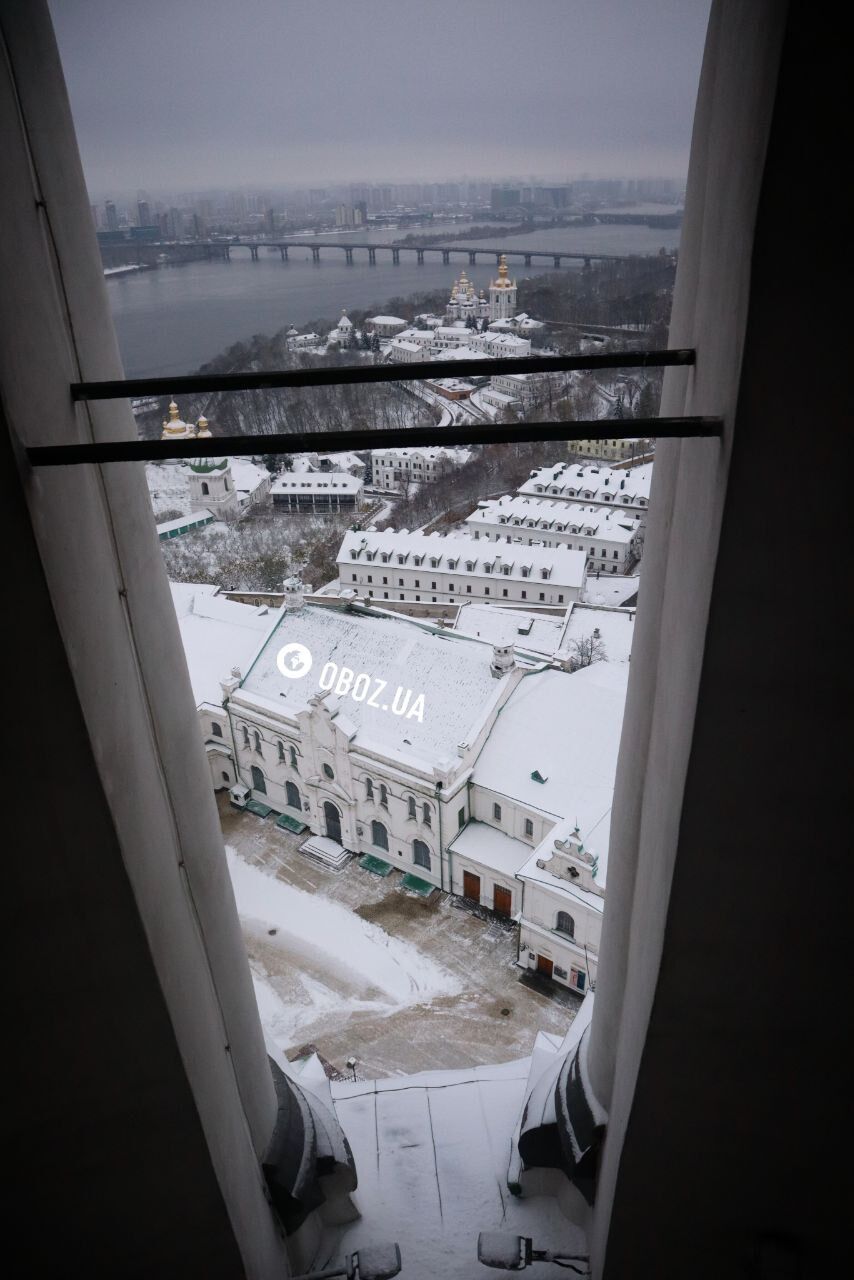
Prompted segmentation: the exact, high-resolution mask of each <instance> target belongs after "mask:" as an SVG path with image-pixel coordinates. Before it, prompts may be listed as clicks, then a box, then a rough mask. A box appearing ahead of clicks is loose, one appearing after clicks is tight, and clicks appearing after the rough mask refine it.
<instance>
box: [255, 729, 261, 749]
mask: <svg viewBox="0 0 854 1280" xmlns="http://www.w3.org/2000/svg"><path fill="white" fill-rule="evenodd" d="M254 736H255V750H256V751H260V750H261V735H260V733H259V732H258V730H257V729H256V730H255V735H254Z"/></svg>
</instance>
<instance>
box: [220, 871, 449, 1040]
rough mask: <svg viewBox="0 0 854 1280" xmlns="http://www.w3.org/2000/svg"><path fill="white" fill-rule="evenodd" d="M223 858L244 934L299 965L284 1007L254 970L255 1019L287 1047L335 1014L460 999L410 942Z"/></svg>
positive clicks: (446, 976) (260, 968) (317, 897)
mask: <svg viewBox="0 0 854 1280" xmlns="http://www.w3.org/2000/svg"><path fill="white" fill-rule="evenodd" d="M226 855H227V858H228V869H229V872H230V875H231V883H232V885H233V887H234V895H235V898H236V900H237V910H238V914H239V915H240V918H241V920H242V921H243V925H244V929H248V930H249V931H250V932H254V933H255V934H256V936H257V937H258V939H259V940H260V939H261V938H262V937H263V936H264V934H265V933H266V942H267V950H269V949H271V948H272V949H277V948H279V947H281V946H282V945H284V946H285V947H286V948H287V950H288V951H289V953H290V955H291V956H292V957H297V958H298V959H299V961H300V965H301V967H300V971H299V979H300V986H301V992H300V993H299V999H298V1002H297V1003H295V1002H294V1001H293V1000H292V999H291V998H290V997H289V1001H288V1003H287V1005H286V1004H285V1003H284V1002H283V1001H282V1000H281V999H280V997H279V996H278V994H277V993H276V991H275V988H274V987H273V986H272V984H271V982H270V977H269V973H268V972H266V971H264V968H263V965H262V964H259V963H256V966H255V973H254V977H255V985H256V994H257V995H258V1007H259V1013H260V1014H261V1019H262V1022H263V1023H264V1025H265V1027H267V1029H268V1030H269V1032H270V1034H271V1035H272V1036H273V1037H274V1039H276V1041H277V1043H280V1044H282V1045H283V1046H284V1047H290V1046H292V1045H293V1043H294V1040H295V1038H296V1034H297V1032H298V1031H300V1030H302V1028H303V1027H305V1026H307V1025H308V1024H310V1023H311V1022H313V1021H316V1020H317V1018H318V1017H319V1016H320V1015H324V1014H328V1013H330V1012H331V1011H332V1010H335V1009H337V1010H338V1011H339V1016H340V1017H341V1018H346V1017H348V1016H350V1015H352V1014H353V1013H356V1012H365V1011H371V1012H372V1013H374V1014H376V1013H378V1012H379V1013H381V1012H382V1011H384V1010H385V1011H387V1012H391V1011H392V1010H395V1009H398V1008H400V1007H402V1006H404V1005H414V1004H422V1003H429V1001H431V1000H432V999H434V998H435V997H437V996H453V995H457V994H458V993H459V991H460V983H459V981H458V979H457V978H456V977H454V975H453V974H451V973H449V972H448V971H447V970H446V969H444V968H443V967H442V966H441V965H438V964H436V963H435V961H433V960H431V959H430V958H429V956H426V955H424V954H423V953H422V952H420V951H419V950H418V949H417V948H416V947H414V946H413V945H412V944H411V943H409V942H405V941H403V940H402V939H400V938H394V937H392V936H391V935H390V934H388V933H386V931H385V930H384V929H382V928H380V927H379V926H378V925H375V924H371V923H370V922H369V921H367V920H364V919H362V918H361V917H360V916H358V915H356V914H355V913H354V912H352V911H348V910H347V908H346V907H343V906H339V905H338V903H336V902H331V901H330V900H329V899H328V898H325V897H323V896H322V895H318V894H310V893H305V892H304V891H303V890H301V889H297V888H295V887H294V885H291V884H286V883H284V882H283V881H282V880H280V879H278V878H277V877H275V876H272V875H268V874H267V873H265V872H264V871H261V870H259V869H258V868H257V867H253V866H250V864H249V863H248V862H245V861H244V860H243V859H242V858H241V857H240V856H239V854H238V853H237V852H236V850H235V849H234V848H233V847H231V846H227V847H226ZM271 929H274V930H275V931H276V932H275V933H274V934H271V933H270V930H271ZM270 938H276V939H277V941H275V942H270V941H269V939H270Z"/></svg>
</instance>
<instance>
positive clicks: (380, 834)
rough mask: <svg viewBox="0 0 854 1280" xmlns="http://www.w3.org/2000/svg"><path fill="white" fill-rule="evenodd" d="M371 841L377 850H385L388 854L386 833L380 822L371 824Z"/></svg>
mask: <svg viewBox="0 0 854 1280" xmlns="http://www.w3.org/2000/svg"><path fill="white" fill-rule="evenodd" d="M371 840H372V841H373V843H374V844H375V845H376V847H377V848H378V849H385V851H386V853H387V852H388V832H387V831H386V829H385V827H384V826H383V824H382V823H381V822H376V821H374V822H372V823H371Z"/></svg>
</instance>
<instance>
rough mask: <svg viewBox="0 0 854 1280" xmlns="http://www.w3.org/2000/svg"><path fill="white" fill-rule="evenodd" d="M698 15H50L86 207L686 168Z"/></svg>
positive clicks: (283, 0)
mask: <svg viewBox="0 0 854 1280" xmlns="http://www.w3.org/2000/svg"><path fill="white" fill-rule="evenodd" d="M708 8H709V2H708V0H298V2H297V0H51V9H52V12H53V15H54V22H55V24H56V30H57V37H58V40H59V46H60V51H61V53H62V58H63V63H64V67H65V74H66V78H67V81H68V86H69V91H70V94H71V102H72V107H73V110H74V116H75V120H76V124H77V132H78V137H79V140H80V147H81V151H82V155H83V163H84V167H85V170H86V175H87V179H88V182H89V186H90V190H91V192H92V194H93V196H95V197H98V198H102V197H103V196H105V195H109V194H111V193H112V194H121V193H122V192H126V191H127V192H131V191H135V190H136V188H137V187H143V188H146V189H148V190H149V191H151V192H152V193H156V192H157V191H158V190H159V189H166V190H168V189H175V190H183V191H187V190H191V189H201V188H204V187H228V186H238V185H243V184H246V185H257V186H262V187H263V186H265V185H269V186H271V187H277V186H281V185H287V184H295V185H299V184H311V185H312V186H324V185H327V184H330V183H334V182H337V181H350V180H357V179H363V178H364V179H367V180H370V181H391V182H395V181H408V180H412V181H419V180H421V181H435V180H437V179H441V178H453V177H461V176H468V177H484V178H493V177H500V176H504V175H506V176H511V175H512V176H519V177H526V176H533V175H537V176H542V177H553V178H561V177H567V178H572V177H578V176H580V175H581V174H582V173H586V174H589V175H590V176H597V177H607V176H628V177H632V176H634V177H642V176H672V177H677V178H681V177H682V176H684V173H685V170H686V168H687V158H688V147H689V143H690V134H691V118H692V114H693V109H694V100H695V97H696V91H697V81H698V77H699V70H700V60H701V56H702V47H703V39H704V34H705V27H706V22H707V18H708Z"/></svg>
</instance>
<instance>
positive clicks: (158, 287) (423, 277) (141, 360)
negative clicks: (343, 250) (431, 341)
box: [106, 222, 679, 378]
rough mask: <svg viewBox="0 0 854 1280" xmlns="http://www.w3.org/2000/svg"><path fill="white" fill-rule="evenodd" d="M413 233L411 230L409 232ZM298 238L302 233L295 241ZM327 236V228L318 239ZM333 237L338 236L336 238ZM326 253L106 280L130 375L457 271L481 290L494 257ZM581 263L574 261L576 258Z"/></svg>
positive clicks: (569, 244) (545, 245)
mask: <svg viewBox="0 0 854 1280" xmlns="http://www.w3.org/2000/svg"><path fill="white" fill-rule="evenodd" d="M462 229H464V228H463V226H461V224H459V223H441V222H434V223H431V224H430V225H429V226H426V227H425V228H424V233H425V235H427V234H430V235H434V234H436V233H441V232H443V231H447V232H448V233H449V234H450V233H451V232H458V231H460V230H462ZM409 230H414V229H412V228H404V229H403V230H395V229H394V228H382V229H381V230H376V231H373V230H372V231H365V230H364V229H362V228H360V229H359V230H358V231H357V232H355V233H354V234H351V235H349V236H348V234H346V233H345V234H342V235H341V236H340V239H341V241H342V243H345V244H346V242H347V239H348V238H350V239H354V240H356V241H357V242H358V243H361V244H370V243H372V242H373V243H375V244H382V243H385V244H388V243H390V242H391V241H392V240H396V239H399V238H401V237H402V236H403V235H405V234H407V232H408V231H409ZM415 233H416V234H417V232H415ZM296 238H297V239H305V238H306V237H296ZM319 238H322V239H324V240H329V239H332V238H333V236H332V235H331V234H324V235H323V237H319ZM336 238H337V237H336ZM460 243H462V244H466V245H468V244H472V245H474V244H475V243H476V244H478V245H482V246H483V247H484V248H495V247H497V248H502V247H506V248H508V249H512V250H518V251H520V252H521V251H523V250H525V249H548V250H552V249H554V250H561V249H563V250H567V251H571V252H579V253H618V254H621V253H625V254H629V253H657V252H658V250H659V249H660V248H667V249H673V248H676V247H678V244H679V231H678V229H666V230H665V229H658V228H650V227H645V226H611V225H607V226H592V227H582V226H578V227H553V228H548V229H545V230H541V231H534V232H531V233H530V234H529V235H515V236H507V235H506V234H505V235H502V234H501V233H499V234H498V235H497V236H496V237H488V238H483V237H481V238H479V239H477V241H475V240H468V239H466V240H463V241H461V242H460ZM343 258H344V255H343V254H339V253H337V252H333V251H331V250H329V251H327V252H325V253H322V254H321V260H320V262H319V263H314V262H312V259H311V253H310V251H309V250H308V249H292V250H291V251H290V255H289V260H288V261H287V262H282V261H281V259H280V257H279V254H278V252H275V251H273V252H271V251H268V250H264V249H262V250H261V252H260V253H259V255H258V261H257V262H252V261H251V259H250V257H249V254H248V253H247V252H246V251H245V250H238V251H237V252H236V253H235V254H234V255H233V256H232V258H231V260H230V261H228V262H223V261H211V262H205V261H201V262H188V263H184V264H182V265H178V266H164V267H160V268H158V269H156V270H153V271H139V272H131V273H130V274H128V275H120V276H112V277H108V278H107V282H106V283H107V293H108V296H109V300H110V307H111V309H112V313H113V320H114V322H115V326H116V332H117V334H118V340H119V347H120V350H121V353H122V358H123V360H124V366H125V374H126V376H127V377H129V378H145V377H155V376H168V375H169V374H184V373H192V372H193V371H194V370H195V369H197V368H198V367H199V365H202V364H204V363H205V362H206V361H208V360H211V359H213V357H214V356H217V355H219V353H220V352H221V351H224V350H225V349H226V348H227V347H229V346H231V345H232V343H235V342H240V341H244V340H246V339H247V338H250V337H251V336H252V335H253V334H256V333H265V334H272V333H275V332H276V330H278V329H281V328H282V327H283V326H286V325H290V324H293V325H295V326H296V327H297V328H298V329H300V328H302V327H304V326H305V325H306V324H308V323H309V321H311V320H315V319H318V318H319V317H328V318H329V319H334V318H336V317H337V316H339V315H340V313H341V309H342V307H351V308H355V309H359V310H365V309H368V308H370V309H373V308H377V309H380V308H383V307H385V304H386V303H387V302H388V301H389V300H390V299H391V298H399V297H407V296H408V295H410V294H413V293H420V292H426V291H432V290H435V289H442V290H444V289H447V290H448V291H449V292H450V287H451V284H452V283H453V280H454V278H455V277H456V276H458V275H459V273H460V272H461V271H462V270H465V271H466V273H467V274H468V276H469V277H470V278H471V279H472V280H473V281H474V283H475V284H476V285H477V286H478V287H479V288H486V287H487V286H488V284H489V281H490V279H492V278H493V277H494V276H495V263H494V262H488V261H483V262H478V263H476V264H475V265H474V266H469V264H468V262H467V261H466V260H465V259H464V258H463V257H462V256H461V255H460V256H456V257H453V258H452V259H451V263H450V265H446V264H444V263H443V262H442V260H441V257H440V256H439V255H438V254H428V255H427V258H426V260H425V261H424V262H423V263H421V264H418V263H417V262H416V261H415V255H414V254H411V253H404V254H402V255H401V260H400V263H399V264H397V265H394V264H392V262H391V255H390V254H383V253H379V254H378V255H377V262H376V264H374V265H371V264H369V263H368V262H367V261H366V260H365V254H364V253H361V254H360V253H359V251H358V250H357V251H356V258H355V261H354V262H353V263H351V264H348V263H346V262H345V261H343ZM509 265H510V270H511V274H512V275H514V276H516V278H517V279H518V278H521V277H522V276H531V275H535V274H540V273H542V272H551V271H555V270H560V271H567V270H573V269H574V268H573V267H566V266H564V267H559V268H555V267H552V266H551V265H549V264H548V263H546V262H544V263H543V264H542V265H541V266H539V265H538V266H533V267H525V266H523V265H522V264H521V263H518V264H516V263H514V262H513V260H512V258H511V260H510V264H509ZM579 265H580V264H579Z"/></svg>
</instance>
